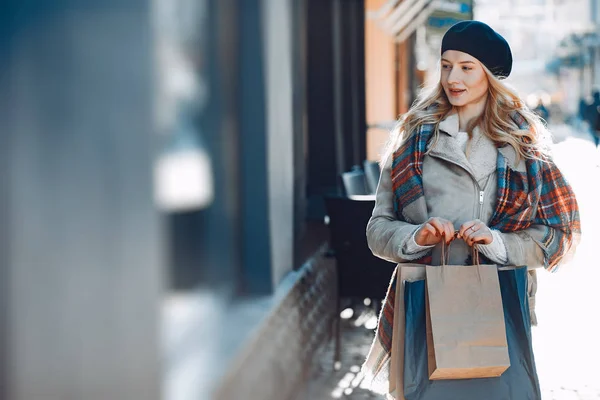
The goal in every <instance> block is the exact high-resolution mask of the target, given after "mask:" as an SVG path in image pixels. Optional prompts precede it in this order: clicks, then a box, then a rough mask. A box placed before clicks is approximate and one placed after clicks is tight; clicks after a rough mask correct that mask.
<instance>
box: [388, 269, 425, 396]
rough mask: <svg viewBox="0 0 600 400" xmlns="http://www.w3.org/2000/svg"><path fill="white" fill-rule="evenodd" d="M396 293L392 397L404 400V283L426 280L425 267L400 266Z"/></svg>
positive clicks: (391, 382) (392, 353) (391, 374)
mask: <svg viewBox="0 0 600 400" xmlns="http://www.w3.org/2000/svg"><path fill="white" fill-rule="evenodd" d="M396 274H397V275H396V292H395V300H394V328H393V330H392V351H391V360H390V378H389V381H390V388H389V393H390V395H391V396H392V397H393V398H394V399H396V400H405V399H404V333H405V332H404V331H405V323H406V319H405V312H404V283H405V282H414V281H419V280H421V281H422V280H424V279H425V266H424V265H422V264H398V267H397V268H396Z"/></svg>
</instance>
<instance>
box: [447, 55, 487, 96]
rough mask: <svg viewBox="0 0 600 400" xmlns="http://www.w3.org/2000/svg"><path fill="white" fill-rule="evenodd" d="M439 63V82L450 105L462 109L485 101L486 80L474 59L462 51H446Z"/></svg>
mask: <svg viewBox="0 0 600 400" xmlns="http://www.w3.org/2000/svg"><path fill="white" fill-rule="evenodd" d="M441 63H442V73H441V82H442V86H443V88H444V91H445V92H446V96H448V100H449V101H450V104H452V105H453V106H455V107H464V106H466V105H469V104H475V103H478V102H479V101H481V100H483V99H485V97H486V96H487V92H488V86H489V83H488V78H487V75H486V73H485V71H484V70H483V66H482V65H481V63H480V62H479V61H478V60H477V59H476V58H475V57H473V56H470V55H469V54H467V53H463V52H462V51H457V50H446V51H445V52H444V54H442V61H441Z"/></svg>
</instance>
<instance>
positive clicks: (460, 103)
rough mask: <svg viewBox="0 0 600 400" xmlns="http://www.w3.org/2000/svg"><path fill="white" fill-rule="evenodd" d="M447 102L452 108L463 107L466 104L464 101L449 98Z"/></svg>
mask: <svg viewBox="0 0 600 400" xmlns="http://www.w3.org/2000/svg"><path fill="white" fill-rule="evenodd" d="M448 101H449V102H450V104H451V105H452V106H454V107H462V106H464V105H465V104H466V103H467V102H466V101H465V100H462V99H452V98H450V97H448Z"/></svg>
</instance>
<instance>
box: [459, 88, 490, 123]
mask: <svg viewBox="0 0 600 400" xmlns="http://www.w3.org/2000/svg"><path fill="white" fill-rule="evenodd" d="M486 100H487V95H486V96H482V97H481V99H479V100H477V101H476V102H473V103H469V104H466V105H464V106H462V107H459V108H458V129H459V130H461V131H463V132H464V131H466V130H467V127H468V126H469V123H470V122H471V121H474V120H475V119H477V118H479V116H481V114H483V110H484V108H485V103H486Z"/></svg>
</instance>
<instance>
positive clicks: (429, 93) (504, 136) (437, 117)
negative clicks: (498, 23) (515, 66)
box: [383, 64, 551, 160]
mask: <svg viewBox="0 0 600 400" xmlns="http://www.w3.org/2000/svg"><path fill="white" fill-rule="evenodd" d="M481 66H482V68H483V70H484V71H485V73H486V75H487V78H488V97H487V100H486V105H485V108H484V111H483V113H482V114H481V116H479V117H478V118H476V119H475V120H473V121H471V122H470V123H469V126H468V127H467V131H468V132H469V134H471V132H472V131H473V129H474V128H475V127H477V126H479V127H480V128H481V131H482V133H483V134H485V135H486V136H487V137H488V138H490V139H491V140H492V141H493V142H494V143H495V144H496V145H497V146H498V147H501V146H504V145H509V146H511V147H512V148H513V149H514V150H515V153H516V154H517V158H518V159H521V158H524V159H541V160H545V159H547V158H548V157H549V155H550V150H549V145H550V143H551V140H550V138H551V136H550V133H549V132H548V130H547V129H546V126H545V125H544V123H543V121H542V120H541V118H540V117H539V116H538V115H537V114H535V113H534V112H533V111H531V110H530V109H529V108H528V107H527V105H526V104H525V102H524V101H523V100H522V99H521V98H520V97H519V95H518V94H517V92H516V90H514V89H513V88H511V87H510V86H509V85H507V84H506V82H504V81H503V80H500V79H498V78H497V77H495V76H494V75H493V74H492V73H491V72H490V70H488V69H487V68H486V67H485V66H484V65H483V64H481ZM440 76H441V75H440ZM454 111H456V108H455V107H454V106H452V104H450V102H449V101H448V97H447V96H446V93H445V92H444V88H443V87H442V83H441V80H438V81H437V82H436V83H435V84H433V85H430V86H429V87H424V88H423V89H421V91H420V92H419V95H418V97H417V99H416V100H415V102H414V103H413V105H412V106H411V108H410V110H408V112H407V113H406V114H404V115H403V116H402V117H401V118H400V119H399V121H398V123H397V124H396V127H395V128H394V129H393V130H392V132H391V135H390V139H389V141H388V143H387V145H386V147H385V150H384V152H383V160H386V159H387V158H388V157H390V156H391V155H392V154H393V153H394V152H395V151H396V150H397V149H398V148H399V147H400V146H401V145H402V144H403V142H404V141H405V140H406V139H407V138H409V137H410V136H411V135H413V134H414V133H416V131H417V129H419V127H420V126H422V125H426V124H427V125H433V126H434V133H433V137H432V139H431V140H432V141H433V143H435V141H437V138H438V137H439V129H438V127H439V124H440V122H441V121H443V120H444V118H446V116H447V115H448V114H450V113H452V112H454ZM514 113H518V114H519V115H520V116H521V117H522V118H523V120H524V121H525V124H523V125H524V126H526V127H527V128H526V129H521V128H520V127H519V125H518V124H517V122H515V121H514V120H513V118H512V117H511V116H512V115H513V114H514ZM430 148H431V147H430Z"/></svg>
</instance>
